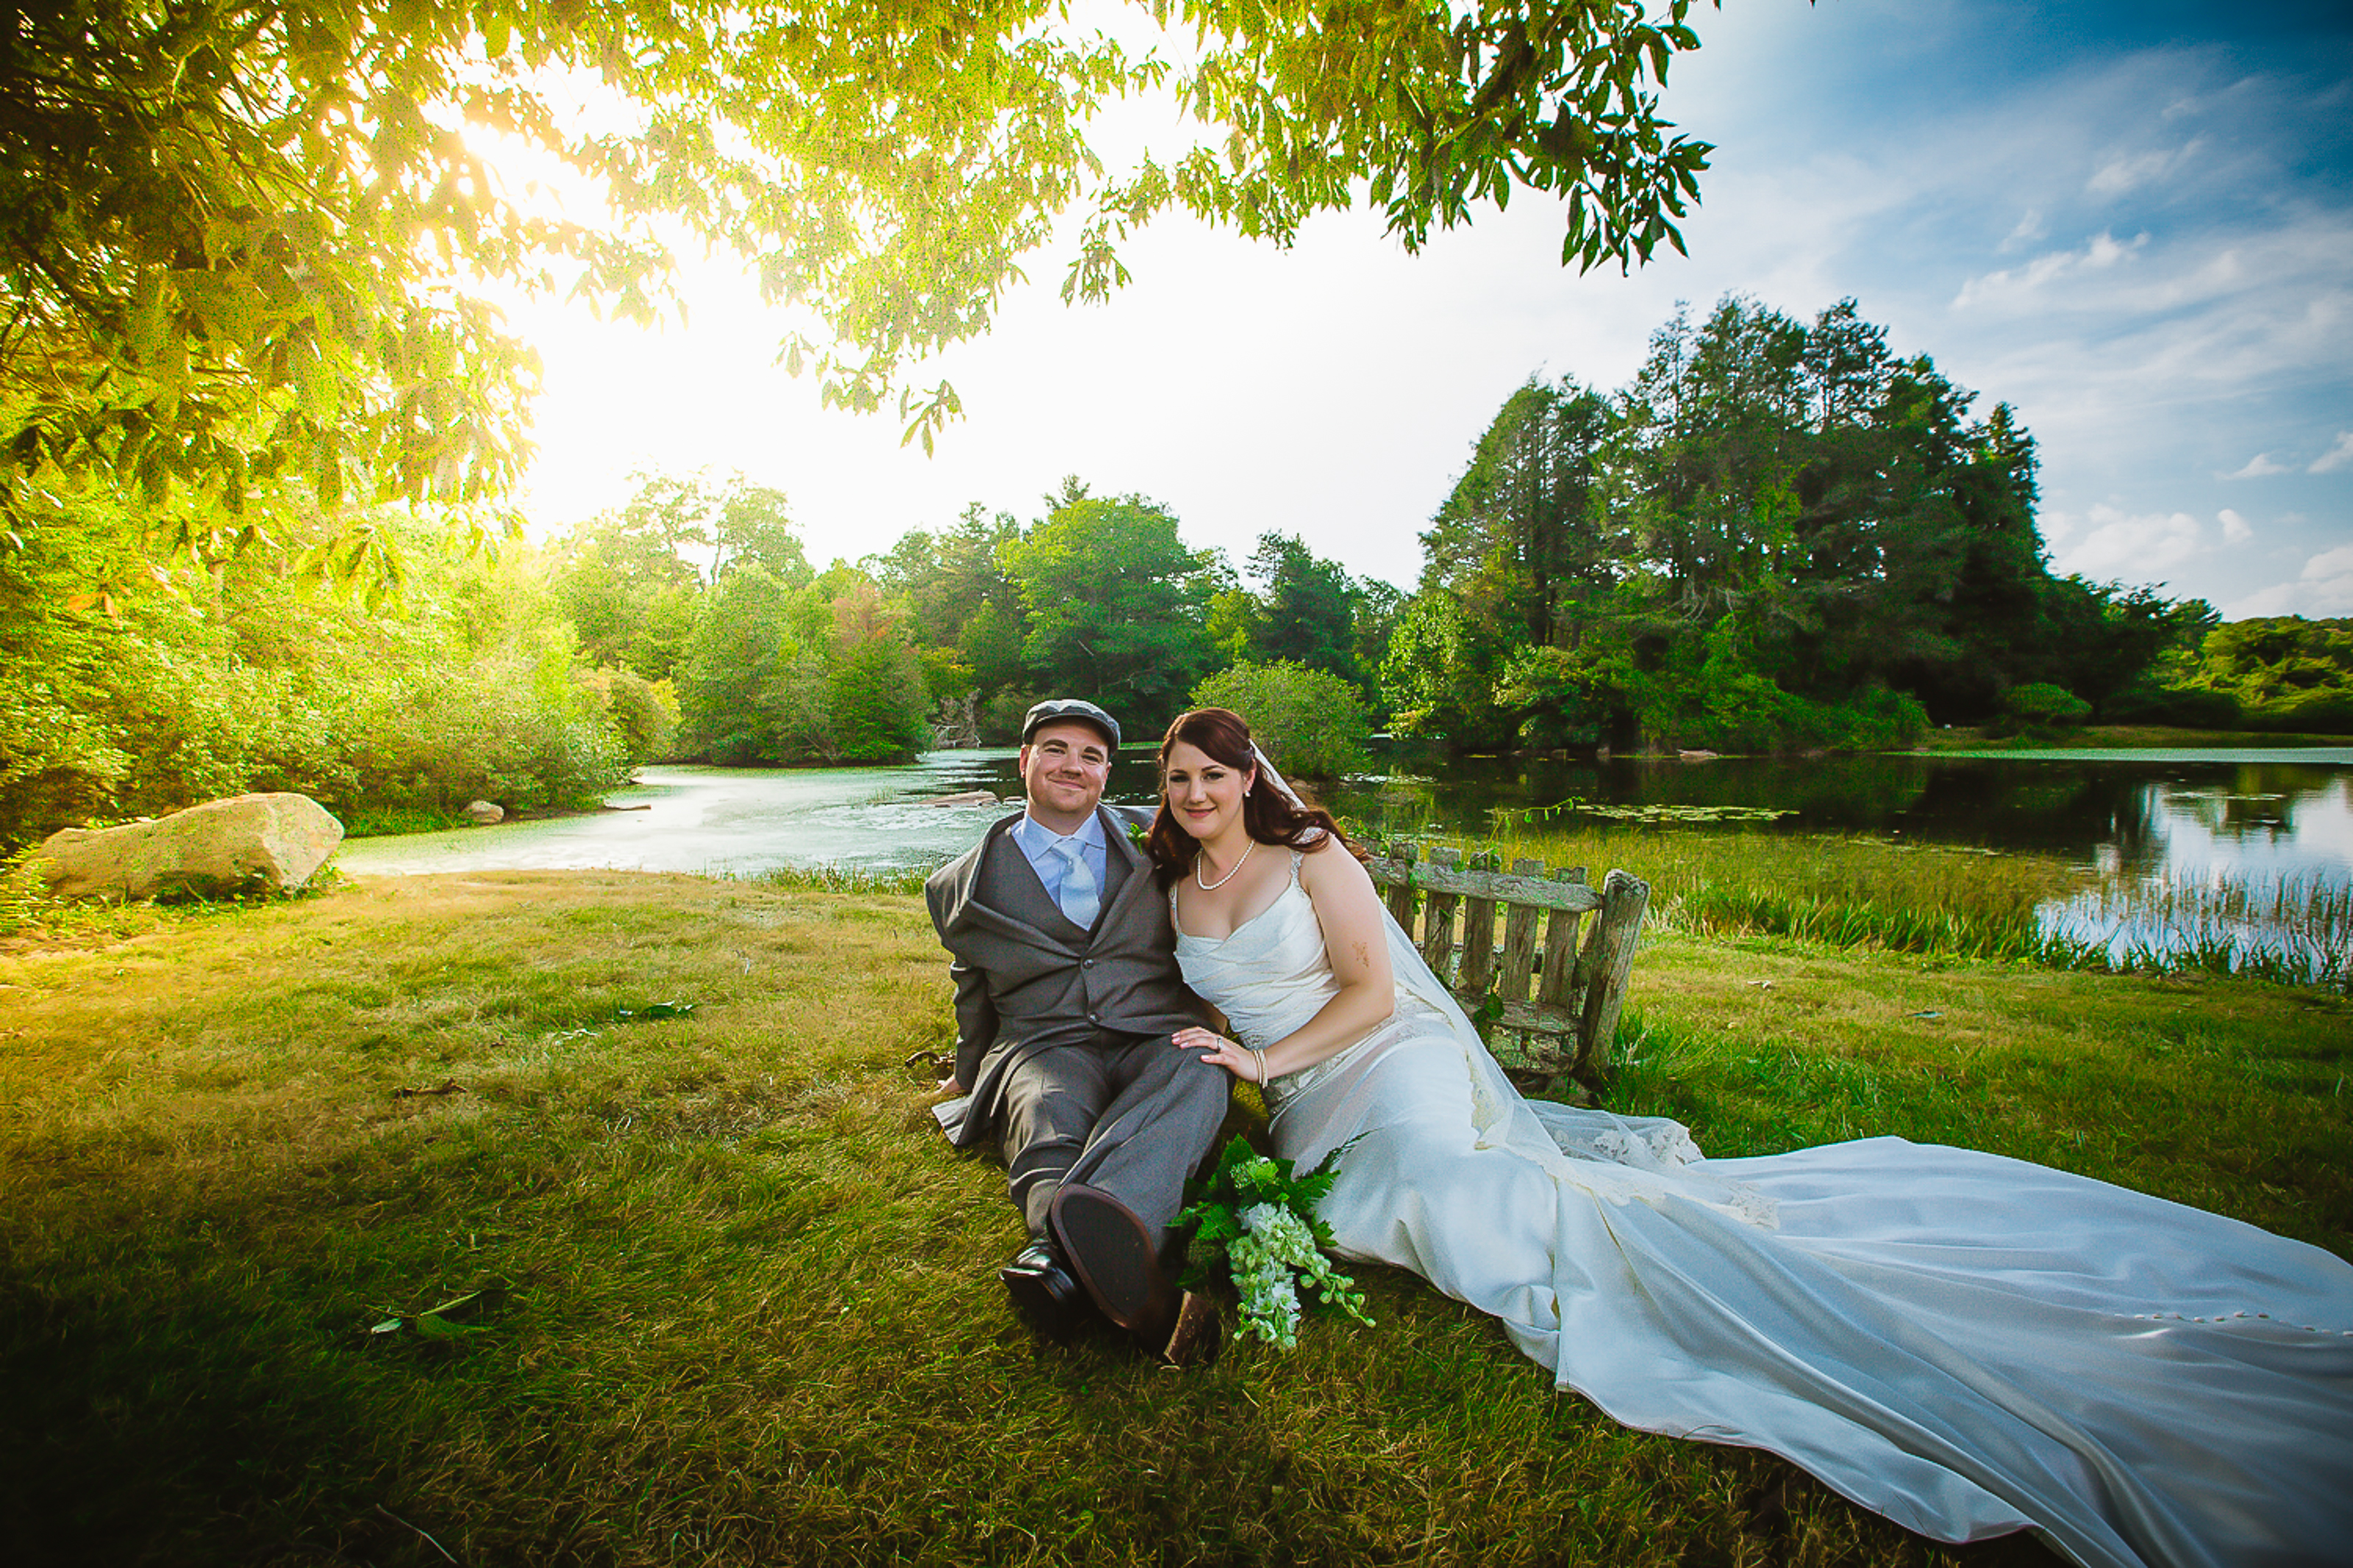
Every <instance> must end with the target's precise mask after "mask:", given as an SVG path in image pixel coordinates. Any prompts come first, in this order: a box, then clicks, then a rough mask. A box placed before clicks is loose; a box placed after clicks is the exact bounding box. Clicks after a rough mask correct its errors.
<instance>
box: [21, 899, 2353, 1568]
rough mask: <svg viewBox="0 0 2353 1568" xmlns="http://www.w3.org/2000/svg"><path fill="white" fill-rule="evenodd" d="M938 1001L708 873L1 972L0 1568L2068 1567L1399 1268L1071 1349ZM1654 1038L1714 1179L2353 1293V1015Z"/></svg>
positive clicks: (1838, 995) (1884, 1017) (1656, 1071)
mask: <svg viewBox="0 0 2353 1568" xmlns="http://www.w3.org/2000/svg"><path fill="white" fill-rule="evenodd" d="M1638 869H1640V868H1638ZM947 994H948V993H947V983H946V973H945V963H944V957H943V955H942V954H941V953H940V952H939V950H938V948H937V947H936V945H935V943H934V940H933V937H932V934H931V930H930V925H929V922H928V921H926V920H925V918H924V916H923V910H922V906H921V904H920V901H919V900H916V899H913V898H911V897H908V896H906V895H904V894H902V893H885V892H874V893H861V892H847V893H845V892H839V891H827V890H824V889H815V888H788V887H778V886H768V885H762V884H757V883H736V882H726V881H714V880H706V879H697V878H691V877H671V876H647V875H632V874H624V873H607V872H493V873H476V874H471V875H459V876H448V877H437V878H416V879H383V880H377V881H369V882H362V883H357V884H353V885H347V886H344V887H343V888H341V889H336V890H333V891H331V892H327V893H324V894H322V895H320V896H316V897H311V898H307V899H303V900H297V901H293V902H288V903H279V904H270V905H261V906H250V907H243V908H228V909H219V910H186V911H177V912H174V911H154V910H132V911H128V912H126V913H124V914H121V915H120V916H116V917H111V919H109V920H107V921H96V922H92V923H90V924H88V925H86V926H83V927H79V928H76V929H74V930H71V931H62V932H61V931H59V929H58V928H54V927H53V928H48V930H47V934H44V933H43V931H42V929H41V928H37V927H34V928H23V929H20V930H19V931H18V933H17V934H16V935H15V936H13V937H7V938H0V1391H5V1399H0V1412H5V1414H0V1557H5V1560H6V1561H8V1562H10V1563H17V1564H25V1565H27V1568H30V1565H35V1564H46V1563H173V1564H180V1563H289V1564H295V1563H301V1564H312V1563H315V1564H326V1563H369V1564H379V1565H385V1568H390V1565H394V1564H427V1563H446V1562H451V1561H455V1562H459V1563H467V1564H469V1565H476V1564H494V1563H616V1564H618V1563H630V1564H635V1563H754V1562H761V1563H893V1562H910V1563H972V1562H990V1563H1261V1562H1266V1563H1278V1562H1279V1563H1334V1564H1340V1563H1406V1562H1411V1563H1421V1562H1432V1563H1465V1564H1472V1563H1479V1564H1485V1563H1608V1564H1653V1563H1655V1564H1666V1563H1678V1564H1694V1565H1697V1564H1726V1565H1734V1564H1762V1563H1806V1564H1810V1563H1822V1564H1828V1563H1862V1564H1896V1563H1986V1564H1992V1563H2048V1562H2051V1561H2054V1560H2053V1559H2052V1558H2050V1557H2049V1556H2048V1555H2047V1554H2046V1553H2044V1552H2042V1550H2041V1549H2040V1548H2039V1547H2038V1546H2036V1545H2035V1544H2034V1543H2033V1542H2031V1541H2030V1540H2027V1539H2025V1538H2015V1539H2012V1540H2010V1541H2005V1542H1989V1543H1986V1544H1983V1545H1980V1546H1978V1547H1976V1548H1972V1549H1968V1550H1963V1551H1953V1550H1947V1549H1945V1548H1940V1547H1936V1546H1933V1545H1931V1544H1929V1543H1927V1542H1923V1541H1920V1540H1918V1539H1916V1538H1915V1537H1911V1536H1907V1535H1905V1533H1904V1532H1902V1531H1898V1530H1896V1529H1895V1528H1894V1527H1893V1526H1890V1525H1888V1524H1885V1523H1883V1521H1879V1520H1877V1519H1875V1518H1873V1517H1872V1516H1870V1515H1868V1514H1865V1513H1863V1512H1862V1511H1860V1510H1856V1509H1854V1508H1852V1507H1851V1506H1850V1505H1848V1504H1846V1503H1845V1502H1843V1501H1841V1500H1839V1499H1837V1498H1836V1497H1833V1496H1831V1495H1830V1494H1828V1493H1827V1492H1825V1491H1823V1490H1822V1489H1820V1488H1819V1487H1816V1486H1813V1485H1811V1484H1810V1483H1799V1484H1796V1485H1793V1486H1789V1487H1788V1488H1786V1495H1787V1504H1788V1506H1787V1509H1786V1511H1784V1510H1779V1509H1776V1508H1769V1507H1768V1508H1762V1509H1760V1508H1757V1507H1755V1506H1752V1505H1753V1504H1754V1503H1755V1501H1756V1500H1757V1497H1758V1495H1759V1494H1760V1492H1763V1491H1769V1490H1770V1489H1774V1488H1776V1487H1777V1486H1778V1485H1780V1483H1782V1482H1783V1481H1784V1480H1785V1479H1786V1477H1787V1476H1788V1474H1789V1472H1788V1471H1787V1468H1786V1467H1783V1466H1781V1465H1780V1464H1779V1463H1778V1461H1775V1460H1771V1459H1768V1458H1762V1457H1760V1456H1758V1455H1756V1454H1754V1453H1749V1452H1745V1451H1740V1450H1733V1449H1725V1448H1719V1447H1707V1446H1704V1445H1699V1444H1693V1443H1681V1442H1674V1441H1671V1440H1667V1439H1662V1438H1654V1437H1648V1436H1637V1435H1634V1434H1630V1433H1627V1432H1624V1431H1621V1430H1620V1429H1619V1428H1618V1427H1616V1426H1613V1425H1612V1424H1611V1423H1609V1421H1608V1420H1606V1419H1605V1418H1603V1417H1601V1416H1600V1415H1599V1414H1598V1413H1596V1412H1595V1411H1594V1410H1593V1409H1592V1408H1591V1407H1590V1406H1588V1405H1586V1404H1585V1403H1584V1402H1583V1401H1581V1400H1579V1399H1577V1397H1575V1396H1574V1395H1569V1394H1559V1393H1556V1392H1555V1391H1554V1389H1553V1388H1552V1387H1551V1385H1550V1383H1549V1381H1548V1379H1547V1378H1546V1374H1545V1373H1543V1372H1542V1371H1541V1370H1540V1369H1539V1368H1537V1367H1535V1365H1534V1364H1533V1363H1528V1362H1526V1361H1525V1360H1524V1359H1522V1358H1521V1357H1520V1356H1519V1355H1517V1354H1516V1353H1515V1352H1514V1351H1513V1350H1512V1349H1511V1348H1510V1346H1509V1345H1508V1344H1507V1343H1506V1342H1505V1341H1504V1338H1503V1336H1502V1334H1501V1333H1500V1332H1499V1331H1497V1330H1495V1329H1494V1328H1493V1326H1492V1325H1491V1324H1490V1322H1489V1321H1487V1320H1486V1319H1484V1318H1482V1317H1481V1316H1480V1315H1479V1314H1477V1313H1475V1312H1472V1311H1471V1310H1467V1309H1465V1308H1462V1307H1461V1306H1459V1305H1457V1304H1456V1303H1454V1302H1451V1301H1449V1300H1445V1299H1444V1298H1442V1297H1440V1296H1438V1295H1437V1294H1435V1293H1434V1292H1432V1291H1431V1290H1430V1289H1428V1288H1427V1287H1425V1286H1423V1285H1422V1284H1420V1283H1419V1281H1417V1280H1415V1279H1411V1278H1409V1277H1407V1276H1403V1275H1398V1274H1394V1273H1390V1272H1388V1271H1384V1270H1366V1271H1364V1275H1365V1278H1363V1279H1362V1282H1363V1283H1365V1284H1366V1286H1367V1287H1368V1290H1369V1294H1370V1297H1371V1307H1372V1313H1373V1316H1374V1317H1375V1318H1377V1320H1378V1321H1379V1327H1378V1328H1377V1329H1373V1330H1366V1329H1361V1328H1356V1327H1354V1326H1351V1325H1348V1324H1346V1323H1345V1321H1324V1320H1318V1321H1312V1322H1311V1323H1310V1324H1309V1326H1308V1327H1307V1328H1306V1330H1305V1331H1303V1335H1302V1339H1301V1344H1300V1348H1299V1349H1298V1350H1296V1351H1295V1352H1280V1351H1275V1350H1272V1349H1269V1348H1266V1347H1262V1346H1259V1345H1257V1344H1255V1343H1240V1344H1233V1345H1230V1346H1229V1349H1228V1352H1227V1353H1226V1355H1225V1356H1224V1357H1223V1359H1222V1360H1220V1361H1219V1363H1218V1364H1217V1365H1216V1366H1215V1367H1214V1368H1212V1369H1209V1370H1208V1371H1195V1372H1187V1373H1177V1372H1172V1371H1167V1370H1164V1369H1155V1368H1153V1367H1151V1366H1148V1365H1146V1364H1145V1363H1142V1362H1141V1361H1139V1360H1138V1359H1136V1358H1135V1357H1134V1356H1132V1355H1131V1354H1129V1353H1127V1352H1125V1351H1124V1349H1123V1348H1122V1347H1121V1346H1119V1345H1118V1344H1116V1343H1114V1342H1110V1341H1108V1340H1102V1341H1089V1342H1082V1343H1080V1344H1079V1345H1077V1346H1075V1347H1071V1348H1057V1347H1051V1346H1046V1345H1042V1344H1040V1343H1039V1342H1035V1341H1033V1340H1032V1339H1031V1338H1030V1337H1029V1335H1028V1334H1027V1333H1026V1332H1025V1331H1023V1330H1022V1329H1021V1328H1020V1327H1019V1326H1018V1324H1017V1323H1016V1322H1015V1321H1013V1320H1012V1319H1011V1318H1010V1316H1009V1315H1008V1311H1007V1309H1006V1307H1005V1304H1004V1302H1003V1300H1002V1294H1001V1290H1000V1289H999V1287H998V1286H997V1283H996V1281H995V1279H994V1277H993V1276H994V1269H995V1268H996V1267H997V1264H998V1263H1000V1262H1001V1261H1003V1259H1004V1258H1006V1257H1007V1256H1008V1255H1009V1254H1010V1253H1011V1252H1012V1251H1013V1249H1014V1248H1015V1247H1016V1246H1017V1245H1018V1241H1019V1235H1018V1222H1017V1221H1016V1219H1015V1217H1014V1215H1013V1212H1012V1210H1011V1208H1010V1206H1009V1205H1007V1203H1006V1202H1005V1200H1004V1196H1003V1189H1002V1178H1001V1174H1000V1173H999V1172H998V1171H997V1168H996V1166H995V1165H994V1163H991V1162H989V1161H987V1160H986V1159H981V1158H974V1157H959V1156H956V1155H954V1154H952V1153H951V1152H949V1151H948V1150H947V1149H946V1147H945V1145H944V1143H943V1142H941V1141H940V1140H939V1139H938V1137H937V1136H936V1134H935V1133H934V1131H932V1125H931V1121H930V1117H929V1115H928V1112H927V1110H926V1102H927V1093H926V1090H925V1089H924V1088H923V1086H922V1085H921V1084H919V1083H918V1082H917V1081H916V1079H915V1077H914V1075H913V1074H912V1073H910V1072H908V1071H907V1070H905V1069H904V1068H902V1065H901V1064H902V1059H903V1058H905V1057H906V1056H907V1055H908V1053H909V1052H911V1051H913V1050H917V1049H938V1048H944V1047H946V1046H947V1044H948V1043H949V1037H950V1023H949V1017H948V1009H947ZM1634 997H1635V1009H1634V1015H1633V1016H1630V1018H1629V1021H1628V1026H1627V1030H1626V1032H1625V1034H1624V1035H1623V1036H1622V1037H1621V1039H1622V1042H1623V1048H1624V1050H1625V1051H1627V1052H1628V1053H1629V1054H1630V1058H1631V1060H1630V1064H1629V1065H1628V1067H1627V1068H1626V1069H1625V1071H1624V1073H1623V1075H1622V1077H1621V1079H1620V1083H1619V1085H1618V1086H1617V1088H1616V1089H1615V1090H1614V1091H1613V1094H1612V1097H1611V1100H1610V1103H1611V1104H1612V1105H1614V1106H1616V1107H1617V1108H1619V1109H1622V1110H1635V1111H1663V1112H1666V1113H1670V1114H1673V1115H1676V1116H1678V1117H1681V1118H1683V1119H1684V1120H1685V1121H1689V1122H1690V1123H1691V1124H1692V1125H1693V1127H1694V1131H1696V1132H1697V1133H1698V1135H1699V1137H1700V1139H1701V1142H1702V1144H1703V1146H1704V1147H1706V1148H1707V1149H1708V1150H1709V1152H1711V1153H1715V1154H1746V1153H1761V1152H1772V1151H1776V1150H1780V1149H1786V1148H1789V1147H1793V1146H1796V1145H1799V1144H1803V1143H1808V1142H1820V1141H1824V1140H1829V1139H1836V1138H1844V1137H1852V1136H1856V1135H1861V1134H1870V1133H1881V1132H1893V1133H1901V1134H1904V1135H1906V1136H1910V1137H1914V1138H1916V1139H1921V1140H1933V1141H1940V1142H1957V1143H1966V1144H1969V1145H1973V1146H1976V1147H1978V1148H1984V1149H1990V1150H1995V1151H1998V1152H2003V1153H2008V1154H2015V1155H2020V1156H2022V1157H2025V1158H2029V1159H2034V1160H2039V1161H2042V1162H2045V1163H2052V1164H2056V1165H2061V1166H2064V1167H2067V1168H2070V1169H2073V1170H2078V1171H2082V1172H2084V1173H2088V1174H2091V1175H2094V1176H2098V1177H2101V1178H2104V1179H2106V1180H2110V1181H2116V1182H2120V1183H2123V1184H2127V1185H2131V1186H2136V1187H2140V1188H2143V1189H2146V1190H2147V1191H2151V1192H2155V1193H2158V1194H2164V1195H2166V1196H2168V1197H2174V1198H2179V1199H2181V1200H2183V1201H2186V1202H2189V1203H2195V1204H2199V1205H2204V1206H2206V1207H2210V1208H2213V1209H2217V1210H2220V1211H2221V1212H2223V1213H2226V1214H2232V1215H2238V1216H2240V1217H2242V1218H2245V1219H2248V1220H2252V1221H2253V1222H2255V1223H2257V1224H2261V1225H2263V1226H2269V1227H2271V1228H2274V1229H2275V1230H2279V1231H2282V1232H2284V1233H2286V1234H2288V1235H2292V1236H2296V1237H2304V1238H2306V1239H2309V1240H2312V1241H2316V1242H2317V1243H2319V1244H2321V1245H2323V1246H2326V1247H2332V1248H2335V1249H2336V1250H2337V1251H2339V1252H2340V1253H2353V1096H2348V1094H2347V1093H2346V1092H2345V1078H2346V1070H2347V1067H2348V1055H2353V1004H2348V1001H2347V1000H2346V999H2345V998H2344V997H2342V996H2339V995H2335V994H2327V993H2323V992H2318V991H2308V990H2307V991H2299V990H2290V989H2285V988H2281V987H2274V986H2268V985H2263V984H2256V983H2252V982H2243V981H2232V980H2226V979H2218V978H2211V977H2203V976H2198V977H2189V978H2174V979H2159V978H2152V977H2144V976H2132V975H2116V974H2099V973H2057V972H2052V971H2046V970H2041V969H2035V968H2031V967H2025V966H2012V965H2008V964H2003V963H1993V962H1985V961H1970V960H1962V959H1955V958H1946V959H1930V958H1924V957H1918V956H1906V955H1902V954H1894V953H1888V952H1870V951H1846V952H1841V951H1837V950H1834V949H1831V948H1829V947H1824V946H1820V945H1813V944H1809V943H1805V942H1797V941H1794V940H1791V939H1788V938H1715V939H1702V938H1698V937H1693V936H1688V935H1678V934H1676V933H1674V932H1672V931H1669V932H1666V933H1663V934H1658V935H1654V936H1652V937H1650V938H1648V939H1646V942H1645V946H1644V948H1643V951H1642V953H1641V957H1640V959H1639V960H1638V961H1637V964H1636V969H1635V982H1634ZM671 1001H677V1002H691V1003H693V1004H694V1008H693V1011H692V1012H691V1015H690V1016H683V1017H668V1018H662V1017H649V1016H646V1014H645V1010H646V1009H647V1008H648V1007H649V1005H653V1004H657V1003H664V1002H671ZM623 1009H627V1010H628V1011H629V1012H630V1013H631V1014H632V1015H633V1016H629V1017H626V1018H624V1017H622V1016H619V1015H620V1013H621V1011H622V1010H623ZM415 1091H427V1092H415ZM1249 1114H1250V1101H1249V1096H1248V1095H1247V1093H1244V1094H1243V1095H1240V1096H1238V1109H1237V1119H1238V1121H1246V1120H1247V1118H1248V1116H1249ZM461 1297H470V1300H465V1301H464V1302H463V1303H462V1304H461V1305H459V1306H455V1307H451V1308H449V1309H448V1310H447V1311H446V1313H445V1314H444V1315H442V1316H439V1317H433V1316H428V1315H427V1309H431V1308H433V1307H435V1306H437V1305H438V1304H440V1303H444V1302H448V1301H450V1300H453V1299H457V1298H461ZM395 1319H397V1320H399V1326H398V1327H396V1328H390V1329H385V1330H384V1331H374V1330H375V1329H376V1328H377V1327H378V1326H379V1325H383V1324H385V1323H387V1322H388V1321H392V1320H395ZM428 1538H429V1539H428Z"/></svg>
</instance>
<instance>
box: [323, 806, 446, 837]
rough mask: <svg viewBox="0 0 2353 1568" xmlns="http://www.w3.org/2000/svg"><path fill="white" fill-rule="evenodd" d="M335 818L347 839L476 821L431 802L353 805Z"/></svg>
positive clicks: (430, 830) (440, 829) (435, 829)
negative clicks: (426, 803)
mask: <svg viewBox="0 0 2353 1568" xmlns="http://www.w3.org/2000/svg"><path fill="white" fill-rule="evenodd" d="M336 820H337V821H339V822H341V823H342V824H343V837H346V838H389V837H394V836H396V835H398V834H403V833H444V832H447V831H448V830H449V829H451V828H457V827H470V826H473V824H472V823H471V822H470V820H468V818H467V817H466V816H465V815H464V814H463V813H461V812H455V811H442V810H439V809H438V808H437V807H434V806H429V805H351V806H344V807H342V808H341V809H339V810H338V811H337V813H336Z"/></svg>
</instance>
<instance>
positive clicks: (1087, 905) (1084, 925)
mask: <svg viewBox="0 0 2353 1568" xmlns="http://www.w3.org/2000/svg"><path fill="white" fill-rule="evenodd" d="M1054 850H1055V852H1056V853H1057V854H1059V855H1060V856H1061V857H1062V858H1063V860H1064V861H1065V862H1067V863H1068V867H1069V868H1068V869H1067V870H1065V871H1064V872H1063V873H1062V891H1061V894H1060V903H1061V906H1062V913H1063V914H1065V915H1067V916H1069V917H1070V920H1071V924H1073V925H1075V926H1077V927H1078V928H1079V929H1080V930H1081V931H1092V930H1093V929H1094V924H1095V916H1096V915H1097V914H1099V913H1101V912H1102V910H1103V894H1102V892H1101V890H1100V889H1097V888H1096V886H1095V874H1094V871H1093V870H1092V868H1090V867H1089V866H1088V865H1087V852H1086V850H1085V849H1084V848H1083V847H1082V846H1081V845H1080V843H1079V841H1078V839H1077V838H1075V837H1071V838H1057V839H1055V840H1054Z"/></svg>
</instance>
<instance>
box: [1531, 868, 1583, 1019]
mask: <svg viewBox="0 0 2353 1568" xmlns="http://www.w3.org/2000/svg"><path fill="white" fill-rule="evenodd" d="M1553 876H1554V878H1555V879H1556V880H1558V881H1560V882H1564V883H1567V884H1571V885H1573V886H1577V887H1583V886H1584V885H1585V868H1584V867H1582V866H1571V867H1568V868H1566V869H1562V868H1555V869H1554V871H1553ZM1584 918H1585V917H1584V915H1583V914H1582V913H1581V912H1579V911H1578V910H1553V912H1552V919H1551V920H1550V921H1547V922H1546V931H1545V950H1544V979H1543V980H1542V981H1541V982H1540V983H1539V984H1537V986H1536V1000H1537V1001H1539V1002H1541V1003H1543V1004H1545V1005H1546V1006H1548V1007H1557V1006H1560V1005H1564V1004H1565V1003H1566V1002H1567V999H1568V998H1569V997H1570V996H1571V995H1574V994H1577V991H1576V989H1575V987H1574V986H1573V985H1572V984H1570V973H1571V971H1572V970H1573V969H1574V967H1575V965H1576V962H1577V926H1578V924H1579V923H1580V922H1581V921H1583V920H1584Z"/></svg>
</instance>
